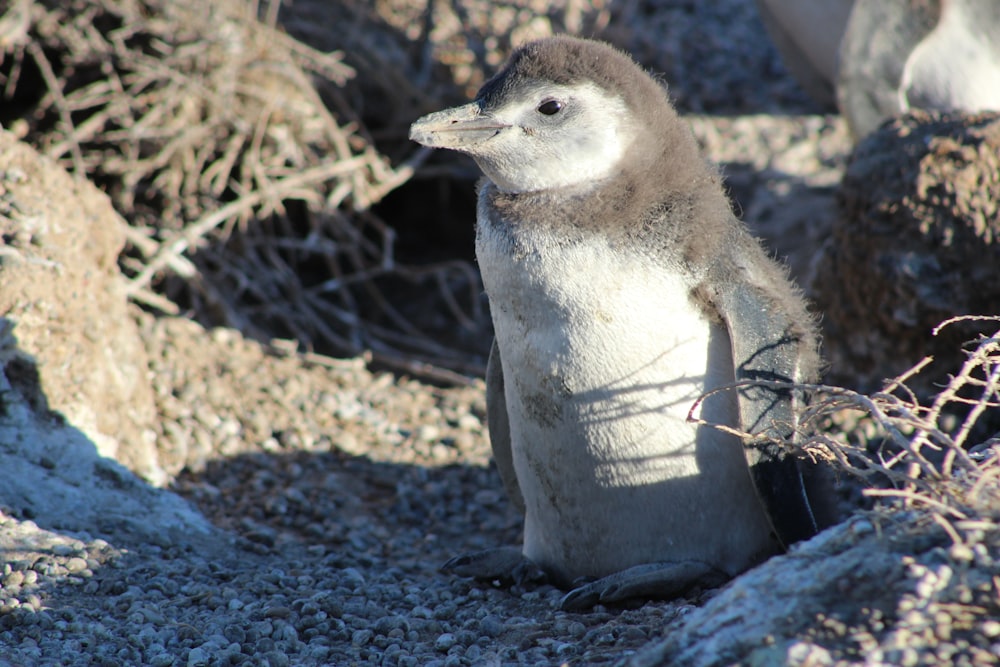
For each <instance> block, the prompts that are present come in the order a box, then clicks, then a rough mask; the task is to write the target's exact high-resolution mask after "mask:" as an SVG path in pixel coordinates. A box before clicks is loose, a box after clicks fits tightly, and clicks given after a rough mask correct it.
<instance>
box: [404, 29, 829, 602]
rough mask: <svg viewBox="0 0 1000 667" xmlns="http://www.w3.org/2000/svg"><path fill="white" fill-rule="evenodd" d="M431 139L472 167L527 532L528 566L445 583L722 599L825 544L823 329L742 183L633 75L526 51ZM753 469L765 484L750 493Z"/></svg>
mask: <svg viewBox="0 0 1000 667" xmlns="http://www.w3.org/2000/svg"><path fill="white" fill-rule="evenodd" d="M410 138H411V139H413V140H414V141H417V142H419V143H421V144H423V145H425V146H430V147H436V148H447V149H452V150H457V151H460V152H462V153H466V154H468V155H470V156H472V157H473V158H474V159H475V161H476V162H477V163H478V165H479V167H480V168H481V169H482V171H483V173H484V174H485V179H484V180H482V181H481V183H480V185H479V192H478V196H479V198H478V211H477V235H476V236H477V238H476V256H477V259H478V261H479V266H480V269H481V272H482V277H483V282H484V284H485V287H486V291H487V294H488V296H489V301H490V310H491V314H492V317H493V324H494V330H495V339H494V342H493V347H492V350H491V354H490V360H489V366H488V370H487V405H488V426H489V432H490V437H491V441H492V446H493V451H494V456H495V459H496V461H497V465H498V468H499V470H500V474H501V477H502V478H503V481H504V485H505V487H506V489H507V491H508V493H509V495H510V496H511V498H512V500H513V502H514V503H515V505H516V506H517V507H518V508H519V509H521V510H522V511H523V513H524V541H523V547H522V549H521V553H520V554H517V553H516V552H513V551H512V550H511V549H509V548H507V549H497V550H489V551H485V552H479V553H475V554H468V555H465V556H460V557H458V558H455V559H452V560H451V561H449V562H448V563H447V564H446V565H445V569H446V570H451V571H453V572H456V573H458V574H460V575H464V576H475V577H481V578H488V579H496V578H514V579H524V578H532V577H533V576H534V575H535V573H537V571H538V570H539V568H540V569H541V571H543V572H544V573H546V574H547V575H548V577H549V578H550V579H551V580H552V581H553V582H554V583H556V584H558V585H560V586H564V587H567V586H573V585H575V584H574V582H576V584H579V583H580V582H586V581H589V582H590V583H584V584H582V585H577V586H576V587H575V588H573V590H571V591H570V593H569V594H568V595H567V596H566V597H565V598H563V601H562V606H563V608H564V609H579V608H585V607H589V606H592V605H594V604H596V603H598V602H611V601H615V600H620V599H624V598H629V597H671V596H676V595H678V594H680V593H683V592H684V591H685V590H687V589H688V588H690V587H691V586H693V585H695V584H702V585H715V584H718V583H720V582H721V581H724V580H725V579H727V578H729V577H732V576H735V575H736V574H738V573H740V572H742V571H744V570H746V569H748V568H749V567H751V566H753V565H755V564H757V563H759V562H761V561H762V560H763V559H765V558H767V557H768V556H770V555H772V554H775V553H778V552H780V551H781V550H782V548H783V547H784V546H786V545H787V544H789V543H791V542H794V541H796V540H800V539H803V538H806V537H809V536H811V535H813V534H814V533H815V532H816V530H817V526H816V523H815V521H814V519H813V516H812V513H811V511H810V506H809V501H808V499H807V496H806V493H805V489H804V486H803V481H802V476H801V474H800V471H799V469H798V467H797V463H796V461H795V459H794V458H793V457H792V456H791V454H789V453H788V452H787V451H786V450H785V449H784V448H782V447H780V446H777V445H775V444H769V443H774V441H775V440H776V439H783V438H786V437H788V436H789V435H790V434H791V433H792V431H793V429H794V427H795V415H796V403H797V401H798V400H800V399H799V397H797V396H796V395H794V393H793V392H790V391H778V390H774V389H767V388H762V387H759V386H749V387H748V386H745V387H743V388H740V389H739V390H724V391H719V392H716V393H714V394H711V395H709V396H708V397H707V398H706V399H705V400H704V401H703V402H701V403H700V409H699V410H696V411H695V417H698V418H700V419H702V420H705V421H707V422H710V423H713V424H722V425H726V426H730V427H732V428H738V429H742V430H744V431H745V432H748V433H752V434H753V435H754V437H753V438H752V439H751V440H752V442H747V443H743V442H741V441H740V439H739V438H738V437H736V436H734V435H732V434H729V433H725V432H723V431H720V430H718V429H716V428H712V427H710V426H706V425H702V424H699V423H695V422H693V421H689V420H688V413H689V411H690V410H691V409H692V406H694V405H695V403H696V401H697V399H698V398H699V397H700V396H702V395H703V394H705V393H707V392H712V391H713V390H715V389H717V388H719V387H722V386H724V385H727V384H730V383H733V382H735V381H738V380H756V379H763V380H786V381H810V380H813V379H815V376H816V374H817V368H818V364H819V357H818V353H817V336H816V333H815V328H814V322H813V320H812V318H811V316H810V315H809V314H808V312H807V310H806V307H805V304H804V302H803V300H802V299H801V298H800V296H799V294H798V292H797V291H796V289H795V288H794V287H793V286H792V285H791V284H790V282H789V281H788V279H787V277H786V274H785V272H784V270H783V269H782V268H781V267H780V266H778V265H777V264H776V263H775V262H773V261H772V260H770V259H769V258H768V257H767V255H766V254H765V252H764V251H763V250H762V248H761V247H760V246H759V245H758V243H757V242H756V241H755V240H754V239H753V238H752V237H751V236H750V235H749V233H748V232H747V231H746V230H745V229H744V227H743V226H742V225H741V223H739V222H738V221H737V220H736V219H735V218H734V217H733V215H732V213H731V211H730V208H729V204H728V201H727V199H726V197H725V194H724V193H723V190H722V187H721V185H720V182H719V178H718V176H717V174H716V172H715V170H714V169H713V168H711V167H710V166H709V165H708V164H707V163H706V161H705V160H704V159H703V158H702V157H701V155H700V153H699V151H698V148H697V145H696V143H695V141H694V138H693V137H692V135H691V134H690V132H689V130H688V129H687V128H686V127H685V126H684V124H683V123H682V122H681V120H680V119H679V118H678V116H677V114H676V112H675V111H674V110H673V108H672V107H671V105H670V103H669V101H668V98H667V94H666V91H665V89H664V88H663V87H662V86H660V85H659V84H658V83H657V82H656V81H655V80H654V79H653V78H651V77H650V76H649V75H647V74H646V73H645V72H644V71H643V70H642V69H641V68H640V67H639V66H638V65H636V64H635V63H634V62H633V61H632V60H631V58H629V57H628V56H626V55H624V54H622V53H620V52H618V51H616V50H615V49H614V48H612V47H610V46H608V45H606V44H603V43H600V42H595V41H588V40H582V39H576V38H571V37H553V38H548V39H543V40H539V41H535V42H531V43H529V44H527V45H525V46H522V47H521V48H519V49H517V50H516V51H515V52H514V53H513V54H512V56H511V58H510V60H509V62H508V63H507V64H506V66H505V67H504V68H503V69H502V70H501V71H500V72H499V73H498V74H497V75H496V76H494V77H493V78H492V79H490V80H489V81H488V82H487V83H486V84H485V85H484V86H483V88H482V89H481V90H480V91H479V93H478V95H477V96H476V99H475V101H473V102H472V103H470V104H466V105H464V106H460V107H457V108H454V109H449V110H446V111H441V112H437V113H433V114H430V115H428V116H425V117H423V118H421V119H419V120H417V121H416V122H415V123H414V124H413V125H412V127H411V129H410ZM748 469H749V474H748Z"/></svg>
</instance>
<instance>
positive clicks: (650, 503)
mask: <svg viewBox="0 0 1000 667" xmlns="http://www.w3.org/2000/svg"><path fill="white" fill-rule="evenodd" d="M529 233H530V232H529ZM534 236H539V238H531V239H527V241H530V243H528V244H527V245H526V247H527V248H530V250H529V251H528V252H525V253H522V254H523V256H518V257H513V256H512V253H511V250H510V245H509V244H508V243H506V242H505V240H504V239H503V238H502V237H500V236H499V235H494V234H491V233H490V232H489V231H488V230H484V228H483V227H482V226H481V227H480V230H479V238H478V240H477V255H478V259H479V264H480V268H481V270H482V274H483V280H484V282H485V284H486V289H487V292H488V294H489V297H490V304H491V310H492V314H493V322H494V326H495V330H496V337H497V342H498V345H499V348H500V356H501V358H502V361H503V372H504V379H505V388H506V400H507V409H508V413H509V416H510V426H511V450H512V456H513V461H514V469H515V471H516V474H517V479H518V483H519V485H520V488H521V491H522V494H523V496H524V500H525V512H526V514H525V534H524V553H525V555H526V556H528V557H530V558H532V559H533V560H535V561H536V562H538V563H539V564H540V565H542V566H543V567H546V568H547V569H549V570H550V571H552V572H554V573H556V575H557V576H561V577H562V578H563V579H565V580H570V581H571V580H573V579H575V578H577V577H581V576H603V575H606V574H610V573H612V572H615V571H619V570H621V569H623V568H625V567H629V566H631V565H637V564H640V563H648V562H656V561H678V560H687V559H695V560H701V561H706V562H708V563H710V564H712V565H714V566H716V567H718V568H720V569H722V570H725V571H727V572H729V573H731V574H735V573H737V572H740V571H742V570H744V569H746V568H747V567H750V566H751V565H753V564H754V563H755V562H757V561H759V560H760V559H761V558H763V557H764V556H766V555H769V554H770V553H772V552H773V550H774V548H775V543H774V542H773V541H772V538H771V537H770V532H771V529H770V525H769V523H768V521H767V519H766V517H765V515H764V512H763V510H762V508H761V506H760V503H759V502H758V500H757V498H756V496H755V493H754V491H753V488H752V484H751V480H750V476H749V473H748V471H747V467H746V463H745V458H744V455H743V451H742V447H741V444H740V443H739V441H738V440H737V439H735V438H733V437H731V436H726V435H724V434H722V433H720V432H718V431H716V430H714V429H710V428H706V427H698V426H696V425H694V424H691V423H688V421H687V416H688V411H689V410H690V409H691V406H692V404H693V403H694V401H695V400H696V399H697V398H698V397H699V396H700V395H701V394H702V393H703V392H705V391H706V390H708V389H711V388H713V387H716V386H719V385H722V384H725V383H728V382H732V381H733V364H732V358H731V351H730V342H729V337H728V335H727V333H726V329H725V328H724V327H723V326H722V325H721V324H718V325H715V324H710V323H709V322H708V321H707V320H706V319H705V318H704V317H703V316H702V314H701V313H700V312H699V311H698V309H697V308H696V307H694V306H693V305H692V304H691V302H690V301H689V298H688V291H689V286H688V285H686V284H684V283H683V279H682V277H681V274H680V272H676V271H674V272H672V271H669V270H666V267H657V266H653V264H652V263H651V260H649V259H648V257H643V256H640V255H638V254H636V255H634V256H632V257H622V253H621V252H617V253H614V254H612V253H611V252H609V249H608V247H607V245H606V244H604V243H601V242H598V241H592V242H587V243H584V244H577V245H572V246H568V247H566V246H562V247H561V246H560V245H559V244H557V243H554V242H550V240H549V239H546V238H545V237H544V236H542V235H540V234H535V235H534ZM522 240H525V239H522ZM701 416H702V417H704V418H705V419H708V420H710V421H715V422H719V423H724V424H731V425H735V424H736V423H737V408H736V395H735V393H733V392H724V393H721V394H719V395H716V396H714V397H713V398H711V399H709V400H708V401H706V403H705V404H704V406H703V409H702V411H701Z"/></svg>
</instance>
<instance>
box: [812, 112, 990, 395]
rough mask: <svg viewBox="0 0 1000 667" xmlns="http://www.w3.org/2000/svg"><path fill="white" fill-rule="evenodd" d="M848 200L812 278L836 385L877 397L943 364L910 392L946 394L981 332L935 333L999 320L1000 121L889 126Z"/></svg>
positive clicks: (858, 171)
mask: <svg viewBox="0 0 1000 667" xmlns="http://www.w3.org/2000/svg"><path fill="white" fill-rule="evenodd" d="M838 201H839V207H840V215H839V218H838V220H837V221H836V222H835V224H834V228H833V234H832V237H831V238H830V239H829V240H828V242H827V243H826V244H825V246H824V248H823V250H822V252H821V254H820V257H819V260H818V262H817V263H816V266H815V271H814V276H813V280H812V294H813V296H814V299H815V301H816V302H817V305H818V306H819V310H820V312H822V313H823V328H824V334H825V338H824V346H825V348H826V353H827V356H828V357H829V358H830V361H831V372H830V378H829V379H830V380H831V381H833V382H835V383H840V384H845V385H847V386H853V387H855V388H858V389H861V390H863V391H874V390H878V389H880V388H881V386H882V382H883V380H884V379H886V378H892V377H895V376H896V375H898V374H899V373H902V372H903V371H905V370H907V369H908V368H910V367H911V366H912V365H913V364H915V363H916V362H918V361H920V360H921V359H922V358H923V357H925V356H927V355H932V356H934V359H935V362H934V364H933V365H932V367H931V368H930V369H929V371H928V372H925V373H922V374H921V375H920V377H919V378H918V379H917V380H915V381H914V382H915V384H912V385H911V388H912V389H915V390H916V391H917V393H918V394H920V395H922V396H925V397H926V396H928V395H930V394H933V393H936V391H937V390H939V389H940V387H941V386H943V384H947V378H946V376H947V373H949V372H954V371H956V370H957V369H958V365H959V364H960V363H961V361H962V360H963V359H964V357H963V356H962V354H961V344H962V343H963V342H964V341H967V340H970V339H972V338H974V337H975V333H976V328H975V326H973V325H968V324H966V325H957V326H952V327H948V328H947V329H944V330H943V332H942V333H941V334H940V335H937V336H931V331H932V329H933V328H934V327H935V326H936V325H938V324H939V323H940V322H941V321H942V320H945V319H947V318H951V317H954V316H957V315H997V314H1000V280H998V279H997V276H998V273H997V271H998V267H1000V113H981V114H974V115H966V114H961V113H944V114H941V113H928V112H913V113H910V114H908V115H905V116H903V117H901V118H899V119H897V120H895V121H892V122H890V123H888V124H887V125H885V126H884V127H882V128H881V129H880V130H878V131H877V132H875V133H874V134H872V135H871V136H869V137H868V138H866V139H865V140H864V141H862V142H861V143H860V144H859V145H858V147H857V148H856V150H855V151H854V154H853V156H852V157H851V160H850V163H849V165H848V167H847V171H846V173H845V175H844V179H843V183H842V185H841V189H840V192H839V197H838ZM992 330H993V329H990V331H992Z"/></svg>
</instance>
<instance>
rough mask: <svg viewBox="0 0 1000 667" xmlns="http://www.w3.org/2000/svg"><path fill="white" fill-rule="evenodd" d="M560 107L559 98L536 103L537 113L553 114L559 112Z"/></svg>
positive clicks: (561, 105) (561, 106)
mask: <svg viewBox="0 0 1000 667" xmlns="http://www.w3.org/2000/svg"><path fill="white" fill-rule="evenodd" d="M562 108H563V104H562V102H560V101H559V100H546V101H544V102H542V103H541V104H539V105H538V113H543V114H545V115H546V116H554V115H556V114H557V113H559V112H560V111H561V110H562Z"/></svg>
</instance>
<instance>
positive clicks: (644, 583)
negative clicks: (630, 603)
mask: <svg viewBox="0 0 1000 667" xmlns="http://www.w3.org/2000/svg"><path fill="white" fill-rule="evenodd" d="M729 578H730V577H729V576H728V575H727V574H726V573H725V572H722V571H721V570H718V569H716V568H714V567H712V566H711V565H709V564H708V563H703V562H701V561H696V560H686V561H680V562H662V563H646V564H644V565H635V566H633V567H630V568H628V569H626V570H622V571H621V572H615V573H614V574H609V575H608V576H606V577H602V578H600V579H597V580H596V581H592V582H590V583H587V584H583V585H582V586H579V587H577V588H574V589H573V590H571V591H570V592H569V593H567V594H566V595H565V596H564V597H563V599H562V600H561V601H560V603H559V607H560V608H561V609H562V610H563V611H581V610H584V609H589V608H591V607H593V606H594V605H595V604H598V603H607V602H620V601H621V600H627V599H629V598H649V599H658V600H668V599H670V598H675V597H677V596H678V595H680V594H682V593H684V592H685V591H687V590H688V589H691V588H694V587H695V586H702V587H705V588H714V587H715V586H718V585H720V584H722V583H724V582H725V581H727V580H729Z"/></svg>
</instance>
